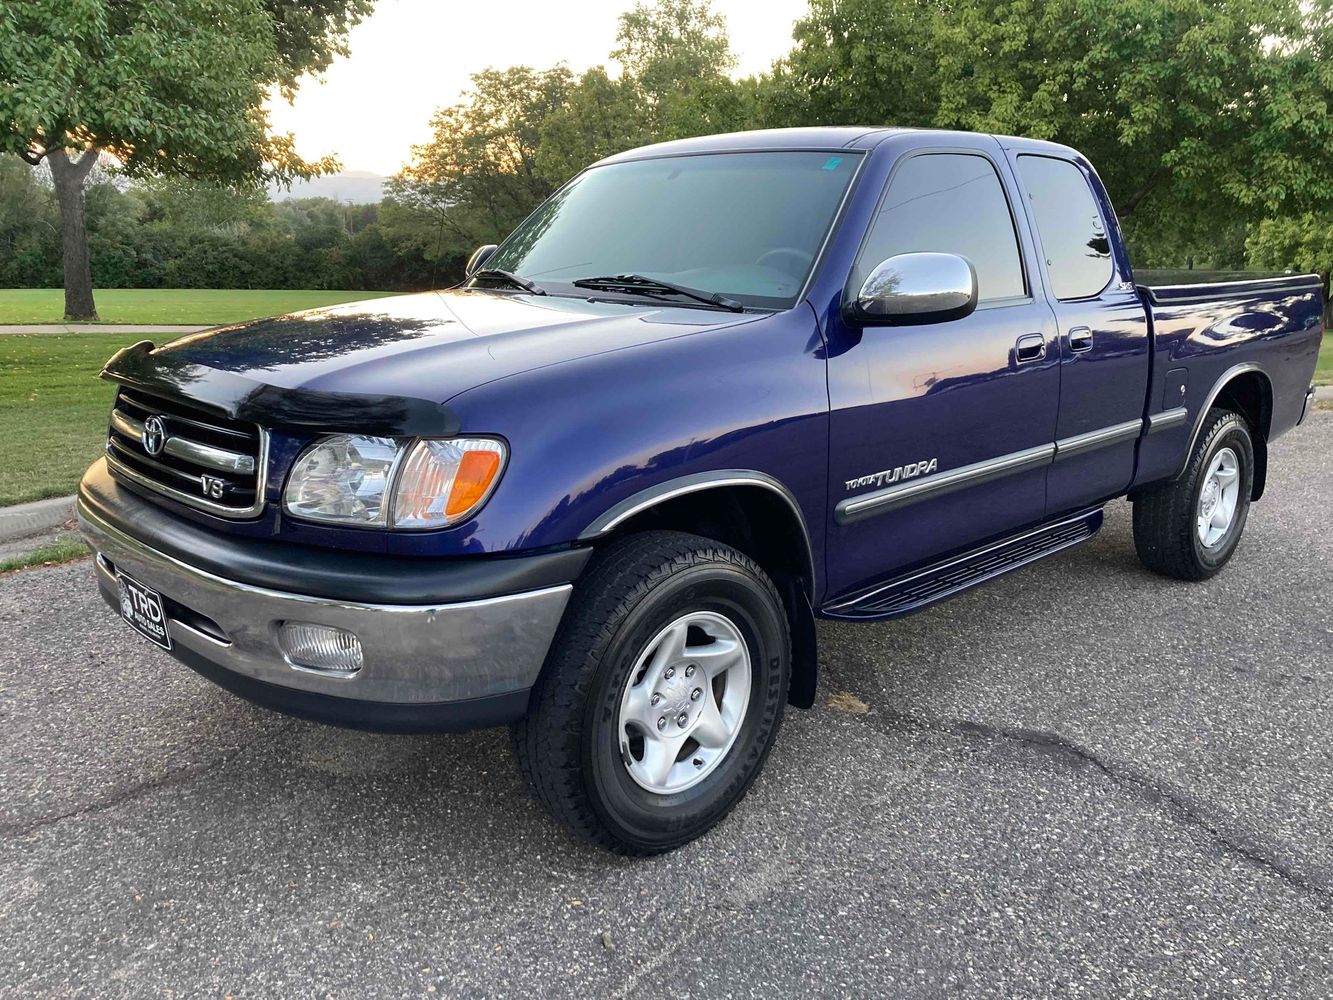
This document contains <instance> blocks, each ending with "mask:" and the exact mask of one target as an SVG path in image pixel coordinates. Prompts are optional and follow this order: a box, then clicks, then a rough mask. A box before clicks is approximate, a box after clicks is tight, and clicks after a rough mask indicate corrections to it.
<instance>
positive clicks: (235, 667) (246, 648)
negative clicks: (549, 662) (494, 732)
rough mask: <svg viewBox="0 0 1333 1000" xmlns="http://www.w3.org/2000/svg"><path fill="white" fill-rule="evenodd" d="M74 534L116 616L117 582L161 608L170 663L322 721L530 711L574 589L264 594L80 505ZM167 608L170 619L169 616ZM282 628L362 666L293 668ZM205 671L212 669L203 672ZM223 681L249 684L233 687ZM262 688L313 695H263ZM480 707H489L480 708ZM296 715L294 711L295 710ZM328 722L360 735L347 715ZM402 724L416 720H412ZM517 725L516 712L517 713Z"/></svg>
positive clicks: (481, 720) (459, 723) (463, 723)
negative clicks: (409, 598)
mask: <svg viewBox="0 0 1333 1000" xmlns="http://www.w3.org/2000/svg"><path fill="white" fill-rule="evenodd" d="M78 512H79V527H80V529H81V530H82V532H83V535H84V537H85V538H86V539H87V541H88V544H89V545H90V546H91V547H92V548H93V550H94V552H96V553H97V559H96V574H97V579H98V585H99V587H100V588H101V589H102V592H103V595H104V596H105V597H106V598H107V600H108V602H109V603H111V604H112V606H113V607H118V606H119V587H118V584H117V582H116V574H117V572H121V573H124V574H126V575H128V576H130V577H132V578H133V579H135V580H137V581H139V582H140V583H142V584H144V585H145V586H147V587H151V588H152V589H153V590H156V591H158V592H159V593H160V594H161V595H162V596H163V598H164V599H165V603H166V605H167V609H168V612H167V613H168V619H169V622H168V629H169V632H170V636H171V641H172V646H173V650H172V652H173V654H174V655H176V656H177V657H178V658H179V659H181V660H183V661H184V662H186V663H187V664H189V665H190V666H192V667H195V669H197V670H200V672H201V673H204V674H205V675H206V676H210V677H212V679H214V680H217V681H218V682H219V683H221V684H223V685H224V686H226V687H229V688H231V689H232V690H236V691H237V693H240V694H243V695H245V696H246V697H250V698H252V699H253V700H256V701H261V702H267V703H270V704H273V706H274V707H278V708H280V709H282V710H285V711H291V712H293V713H294V714H298V715H309V716H313V717H317V718H325V717H327V716H328V715H329V713H328V712H327V711H325V710H324V709H323V708H320V707H318V706H327V705H328V699H345V700H347V701H349V702H355V703H360V704H362V705H364V706H365V707H366V709H367V713H368V715H370V716H373V717H374V718H375V719H378V718H380V717H383V716H384V715H385V710H386V709H390V708H391V707H394V706H405V707H407V708H409V709H410V708H411V707H413V706H418V707H419V706H438V705H444V704H446V703H463V704H462V705H460V706H459V707H460V708H464V709H465V706H466V705H467V704H468V703H475V704H476V705H478V707H479V708H480V709H481V711H480V713H479V717H478V719H477V721H476V723H474V724H480V725H487V724H492V723H494V722H496V721H505V720H504V719H503V718H499V717H494V716H495V712H496V706H497V705H500V703H501V702H503V704H504V706H506V707H504V708H502V709H500V711H501V714H513V710H514V707H515V706H518V707H520V708H521V706H522V705H524V704H526V694H527V691H528V689H529V688H531V687H532V685H533V683H534V682H535V681H536V679H537V675H538V673H539V672H540V671H541V667H542V663H543V661H544V660H545V658H546V652H547V649H548V647H549V646H550V644H551V640H552V638H553V637H554V635H555V631H556V628H557V626H558V625H559V624H560V618H561V616H562V615H563V613H564V610H565V605H566V603H567V602H568V600H569V596H570V593H571V591H572V589H573V587H572V585H571V584H562V585H559V586H551V587H545V588H543V589H539V590H532V591H528V592H525V593H518V594H509V595H504V596H500V597H488V598H485V599H481V600H475V601H464V602H457V603H448V604H438V605H402V604H367V603H356V602H349V601H339V600H330V599H326V598H318V597H309V596H306V595H302V594H294V593H284V592H281V591H276V590H268V589H264V588H261V587H256V586H251V585H249V584H244V583H239V582H237V581H234V580H227V579H224V578H222V577H220V576H216V575H214V574H212V573H209V572H205V571H204V570H201V569H198V568H196V567H193V566H190V565H189V564H188V563H186V562H183V561H181V560H180V559H177V558H175V557H174V556H170V555H167V554H165V553H163V552H160V551H157V550H156V549H154V548H152V547H150V546H148V545H146V544H145V543H143V542H140V541H139V540H137V539H135V538H134V537H132V536H131V535H129V534H127V533H126V532H125V531H123V530H121V529H120V528H118V527H116V526H115V525H112V524H110V523H108V522H107V521H106V520H104V519H103V518H101V517H99V516H98V514H97V513H96V512H95V511H93V510H92V509H90V508H89V506H88V505H87V504H86V503H84V502H83V501H82V500H81V501H80V503H79V508H78ZM173 609H174V611H173ZM284 621H301V622H314V623H316V624H321V625H330V626H334V627H337V628H341V629H345V630H347V631H349V632H352V633H354V634H355V635H356V636H357V637H358V638H359V639H360V641H361V645H362V648H363V651H364V663H363V665H362V667H361V668H360V670H358V671H357V672H356V673H355V674H351V675H343V674H325V673H321V672H319V671H313V670H309V669H306V668H302V667H297V666H294V665H293V664H292V663H291V662H290V661H289V660H288V659H287V657H286V656H285V655H284V653H283V651H282V649H281V648H280V647H279V645H278V641H277V630H278V626H279V625H280V623H282V622H284ZM210 668H211V669H210ZM229 677H230V678H234V679H236V680H238V681H241V680H244V681H249V682H257V683H256V684H249V685H246V684H239V683H238V684H233V683H230V682H229ZM269 689H276V690H277V691H286V692H292V693H295V694H308V695H310V696H311V698H312V700H311V701H310V702H309V704H311V705H315V706H316V708H313V709H309V708H308V707H307V710H302V708H301V706H302V705H303V704H305V703H304V702H302V701H301V700H300V699H299V698H298V699H297V700H295V701H294V702H293V701H292V700H291V699H289V698H287V697H286V696H281V697H274V696H271V695H266V694H265V692H267V691H269ZM483 702H487V703H488V705H487V706H483V705H482V703H483ZM293 705H295V706H296V707H293ZM339 714H340V717H338V718H330V719H329V721H336V722H342V723H345V724H349V725H358V724H360V723H359V722H358V720H357V718H356V717H355V711H352V712H351V713H339ZM409 714H411V713H410V712H409ZM520 714H521V713H520ZM365 728H448V729H456V728H468V726H467V719H466V717H464V718H458V719H454V720H452V722H449V723H448V724H445V725H441V726H439V727H433V726H426V725H412V726H408V727H399V726H394V725H392V724H389V725H380V724H378V723H375V722H372V723H371V724H368V725H366V726H365Z"/></svg>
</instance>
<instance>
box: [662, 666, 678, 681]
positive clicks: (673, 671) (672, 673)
mask: <svg viewBox="0 0 1333 1000" xmlns="http://www.w3.org/2000/svg"><path fill="white" fill-rule="evenodd" d="M662 676H663V677H665V678H666V679H667V680H671V678H673V677H675V676H676V668H675V667H667V668H666V673H664V674H663V675H662Z"/></svg>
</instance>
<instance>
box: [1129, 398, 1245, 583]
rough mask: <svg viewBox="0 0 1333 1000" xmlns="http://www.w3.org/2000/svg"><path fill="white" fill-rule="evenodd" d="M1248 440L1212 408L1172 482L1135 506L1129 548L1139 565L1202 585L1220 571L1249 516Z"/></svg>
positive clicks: (1238, 423) (1233, 417) (1241, 423)
mask: <svg viewBox="0 0 1333 1000" xmlns="http://www.w3.org/2000/svg"><path fill="white" fill-rule="evenodd" d="M1253 486H1254V442H1253V440H1252V439H1251V437H1250V428H1249V425H1248V424H1247V423H1246V422H1245V420H1244V418H1242V417H1241V416H1239V415H1238V414H1236V413H1233V412H1231V411H1230V410H1221V409H1215V410H1212V411H1211V412H1210V413H1209V414H1208V417H1207V419H1206V420H1205V421H1204V424H1203V427H1202V428H1201V429H1200V431H1199V437H1198V440H1197V442H1196V443H1195V445H1194V450H1193V451H1192V452H1191V453H1190V456H1189V462H1188V464H1187V465H1186V467H1185V474H1184V475H1182V476H1181V477H1180V478H1179V479H1176V480H1174V481H1172V482H1169V483H1164V484H1162V485H1161V486H1156V487H1153V488H1152V489H1149V490H1146V491H1144V492H1143V493H1142V494H1140V495H1139V496H1138V498H1137V499H1136V500H1135V502H1134V547H1135V548H1136V549H1137V551H1138V554H1139V559H1140V560H1141V561H1142V562H1143V564H1144V565H1145V566H1147V567H1148V568H1149V569H1151V570H1153V571H1154V572H1157V573H1161V574H1162V575H1163V576H1170V577H1175V578H1176V579H1178V580H1206V579H1207V578H1208V577H1210V576H1212V575H1213V574H1214V573H1216V572H1217V571H1218V570H1220V569H1221V568H1222V567H1223V566H1225V565H1226V563H1227V560H1229V559H1230V558H1231V556H1232V554H1233V553H1234V552H1235V551H1236V546H1237V545H1238V544H1239V543H1240V536H1241V532H1243V531H1244V530H1245V521H1246V519H1247V518H1248V516H1249V511H1250V492H1251V490H1252V489H1253Z"/></svg>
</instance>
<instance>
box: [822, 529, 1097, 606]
mask: <svg viewBox="0 0 1333 1000" xmlns="http://www.w3.org/2000/svg"><path fill="white" fill-rule="evenodd" d="M1101 526H1102V511H1101V508H1100V507H1099V508H1097V509H1096V510H1088V511H1083V512H1082V513H1081V514H1075V515H1073V516H1072V517H1064V518H1061V519H1060V520H1058V521H1052V522H1051V523H1049V524H1043V525H1042V526H1041V527H1039V528H1033V529H1030V530H1028V531H1024V532H1022V533H1021V534H1018V535H1012V536H1010V537H1009V538H1003V539H1001V540H1000V541H998V542H992V543H990V544H989V545H985V546H983V547H982V548H979V549H974V550H973V551H971V552H964V553H963V554H962V555H960V556H954V557H953V558H952V559H947V560H945V561H944V562H939V563H936V564H935V565H933V566H927V567H926V568H925V569H921V570H917V571H916V572H914V573H910V574H908V575H906V576H900V577H898V578H897V579H896V580H890V581H889V582H888V583H880V584H876V585H875V586H874V587H871V588H870V589H869V590H866V591H862V592H861V593H860V594H857V595H855V596H853V597H850V598H847V599H845V600H842V601H838V602H837V603H835V604H830V605H828V606H827V607H825V608H822V609H821V610H820V614H821V615H823V616H824V617H826V618H845V619H853V620H860V619H866V618H898V617H900V616H902V615H907V614H911V613H912V612H914V611H920V610H922V609H923V608H927V607H929V606H930V605H932V604H935V603H936V602H938V601H942V600H945V599H946V598H949V597H953V596H954V595H956V594H961V593H962V592H963V591H965V590H969V589H971V588H972V587H975V586H976V585H977V584H979V583H985V582H986V581H987V580H993V579H995V577H997V576H1003V575H1004V574H1005V573H1008V572H1010V571H1011V570H1016V569H1018V568H1019V567H1020V566H1026V565H1027V564H1028V563H1031V562H1036V561H1037V560H1038V559H1044V558H1046V557H1047V556H1050V555H1054V554H1055V553H1057V552H1060V551H1062V550H1064V549H1067V548H1069V547H1070V546H1073V545H1078V544H1079V543H1080V542H1086V541H1087V540H1088V539H1089V538H1091V537H1092V536H1093V535H1095V534H1097V532H1098V531H1099V530H1100V529H1101Z"/></svg>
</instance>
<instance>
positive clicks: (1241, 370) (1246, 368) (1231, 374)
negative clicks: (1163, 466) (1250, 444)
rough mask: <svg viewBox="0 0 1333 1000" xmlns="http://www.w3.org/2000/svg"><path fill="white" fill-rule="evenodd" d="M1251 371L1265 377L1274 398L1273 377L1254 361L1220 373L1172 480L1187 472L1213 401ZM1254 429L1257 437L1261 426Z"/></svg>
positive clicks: (1200, 409)
mask: <svg viewBox="0 0 1333 1000" xmlns="http://www.w3.org/2000/svg"><path fill="white" fill-rule="evenodd" d="M1249 372H1258V373H1259V374H1260V375H1261V376H1262V377H1263V380H1264V382H1265V383H1267V385H1268V394H1269V398H1270V399H1271V398H1272V395H1273V379H1272V378H1271V377H1270V376H1269V374H1268V372H1266V371H1264V369H1263V368H1262V367H1261V366H1260V365H1257V364H1255V363H1254V362H1253V361H1246V362H1244V363H1242V364H1239V365H1232V366H1231V367H1230V368H1228V369H1227V370H1226V371H1224V372H1223V373H1222V374H1221V375H1219V376H1218V378H1217V381H1216V382H1214V383H1213V387H1212V388H1211V389H1210V390H1209V391H1208V395H1207V397H1205V399H1204V401H1203V406H1201V407H1200V408H1199V413H1198V415H1197V416H1196V417H1195V418H1194V429H1193V430H1191V431H1190V439H1189V444H1188V445H1187V446H1186V448H1185V454H1184V457H1182V458H1181V460H1180V466H1179V468H1177V469H1176V471H1175V474H1174V475H1172V477H1171V478H1172V480H1176V479H1179V478H1180V477H1181V476H1183V475H1184V474H1185V470H1186V469H1187V468H1189V463H1190V456H1191V455H1192V454H1194V446H1195V445H1196V444H1198V442H1199V434H1200V432H1202V430H1203V422H1204V421H1205V420H1207V419H1208V411H1209V410H1211V409H1212V408H1213V403H1215V402H1217V397H1218V396H1220V395H1222V390H1223V389H1225V388H1226V387H1227V386H1228V385H1230V384H1231V383H1232V382H1233V381H1235V380H1236V379H1237V378H1239V377H1240V376H1241V375H1245V374H1248V373H1249ZM1254 430H1255V436H1256V438H1257V437H1258V436H1259V428H1257V427H1256V428H1255V429H1254ZM1257 446H1258V442H1257V441H1256V447H1257Z"/></svg>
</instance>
